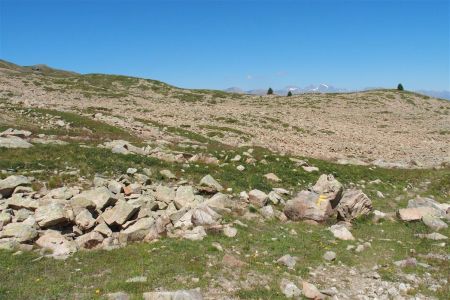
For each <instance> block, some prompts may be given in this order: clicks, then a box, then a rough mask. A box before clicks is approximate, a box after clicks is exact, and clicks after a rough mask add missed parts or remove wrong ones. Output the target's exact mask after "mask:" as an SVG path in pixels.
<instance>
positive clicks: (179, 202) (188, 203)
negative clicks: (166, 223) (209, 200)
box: [174, 185, 195, 209]
mask: <svg viewBox="0 0 450 300" xmlns="http://www.w3.org/2000/svg"><path fill="white" fill-rule="evenodd" d="M194 202H195V195H194V189H193V188H192V186H189V185H187V186H180V187H178V189H177V191H176V193H175V200H174V203H175V206H176V208H177V209H181V208H182V207H192V206H193V205H194Z"/></svg>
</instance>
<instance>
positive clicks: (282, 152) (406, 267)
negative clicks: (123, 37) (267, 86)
mask: <svg viewBox="0 0 450 300" xmlns="http://www.w3.org/2000/svg"><path fill="white" fill-rule="evenodd" d="M0 85H1V89H0V90H1V97H0V111H1V114H0V277H1V278H2V283H1V285H0V298H1V299H31V298H33V299H67V298H70V299H72V298H73V299H286V298H290V299H448V295H449V293H450V289H449V283H448V281H449V279H450V278H449V276H450V273H449V270H450V265H449V258H450V248H449V245H448V237H449V235H450V229H449V228H448V223H449V221H450V201H449V196H450V169H449V166H448V164H447V162H448V156H449V153H448V148H449V147H448V146H449V140H448V138H446V137H447V136H448V131H449V127H448V126H449V123H450V122H449V114H448V112H449V108H450V105H449V104H448V103H447V102H444V101H441V100H437V99H431V98H430V99H425V98H423V97H422V96H419V95H416V94H411V93H407V92H402V93H401V92H396V91H371V92H365V93H356V94H336V95H301V96H294V97H291V98H290V99H286V98H283V97H259V96H249V95H236V94H226V93H222V92H218V91H204V90H182V89H178V88H174V87H171V86H168V85H165V84H163V83H160V82H156V81H149V80H143V79H137V78H129V77H120V76H111V75H79V74H74V73H70V72H65V71H59V70H54V69H51V68H48V67H45V66H37V67H33V68H28V67H19V66H15V65H12V64H9V63H6V62H2V63H1V64H0ZM293 108H294V109H293Z"/></svg>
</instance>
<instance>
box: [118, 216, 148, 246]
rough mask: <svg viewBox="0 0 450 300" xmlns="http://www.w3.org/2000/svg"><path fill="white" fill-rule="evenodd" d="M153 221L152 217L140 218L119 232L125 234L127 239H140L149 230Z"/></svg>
mask: <svg viewBox="0 0 450 300" xmlns="http://www.w3.org/2000/svg"><path fill="white" fill-rule="evenodd" d="M154 223H155V220H154V219H153V218H142V219H139V220H137V221H136V223H134V224H133V225H131V226H130V227H128V228H127V229H125V230H123V231H122V233H121V234H123V235H125V236H126V239H127V241H141V240H143V239H144V238H145V236H146V235H147V234H148V233H149V232H150V228H151V227H152V225H153V224H154Z"/></svg>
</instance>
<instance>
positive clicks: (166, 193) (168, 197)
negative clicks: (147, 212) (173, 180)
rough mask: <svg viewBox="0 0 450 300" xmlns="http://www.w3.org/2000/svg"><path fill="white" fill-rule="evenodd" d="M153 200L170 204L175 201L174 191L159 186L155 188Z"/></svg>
mask: <svg viewBox="0 0 450 300" xmlns="http://www.w3.org/2000/svg"><path fill="white" fill-rule="evenodd" d="M155 198H156V200H158V201H162V202H165V203H167V204H168V203H171V202H172V201H173V200H174V199H175V190H174V189H173V188H171V187H168V186H164V185H159V186H158V187H157V188H156V192H155Z"/></svg>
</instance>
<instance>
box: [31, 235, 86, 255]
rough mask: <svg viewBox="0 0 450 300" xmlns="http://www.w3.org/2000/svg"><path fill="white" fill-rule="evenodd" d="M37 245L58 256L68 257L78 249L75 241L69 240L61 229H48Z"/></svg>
mask: <svg viewBox="0 0 450 300" xmlns="http://www.w3.org/2000/svg"><path fill="white" fill-rule="evenodd" d="M36 245H38V246H39V247H41V248H44V249H49V250H51V251H52V256H54V257H56V258H66V257H67V256H68V255H70V254H72V253H74V252H76V251H77V246H76V244H75V242H74V241H70V240H67V239H66V238H65V237H64V236H63V235H62V234H61V233H60V232H59V231H55V230H47V231H45V233H44V235H42V236H41V237H40V238H39V239H38V240H37V241H36Z"/></svg>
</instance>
